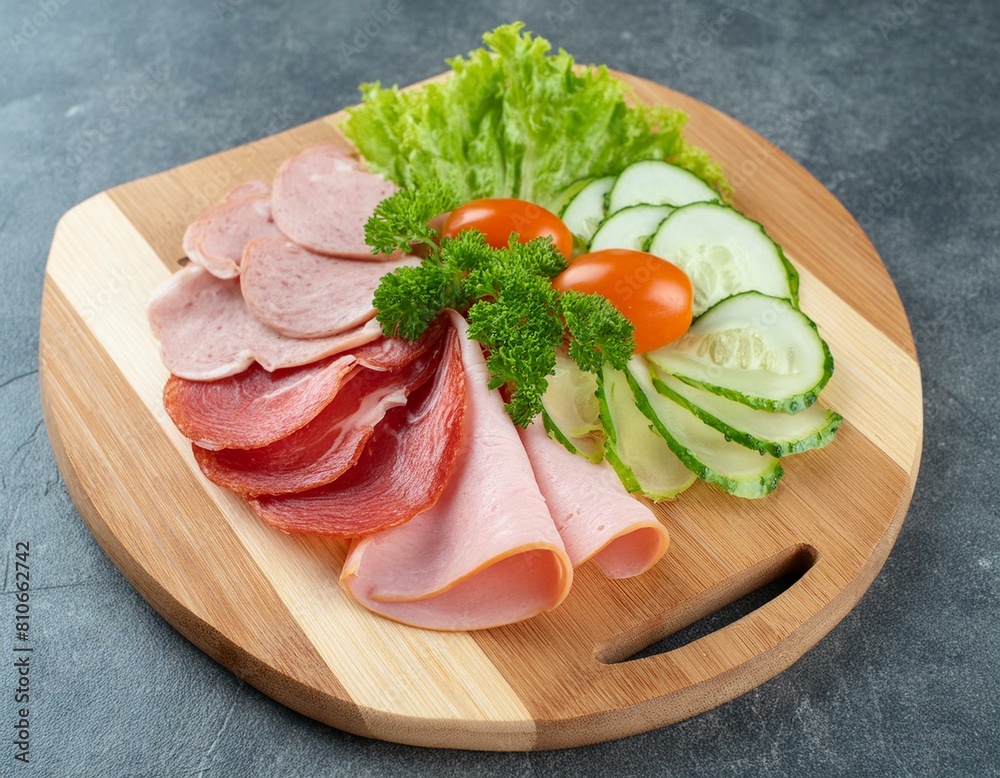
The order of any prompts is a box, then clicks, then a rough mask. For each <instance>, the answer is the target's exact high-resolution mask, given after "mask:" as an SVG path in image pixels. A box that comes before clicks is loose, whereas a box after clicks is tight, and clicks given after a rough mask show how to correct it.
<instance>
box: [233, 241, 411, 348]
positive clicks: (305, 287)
mask: <svg viewBox="0 0 1000 778" xmlns="http://www.w3.org/2000/svg"><path fill="white" fill-rule="evenodd" d="M418 264H420V260H419V259H418V258H417V257H411V256H405V257H402V258H400V259H394V260H391V261H389V262H359V261H357V260H355V259H341V258H339V257H324V256H320V255H319V254H314V253H313V252H311V251H309V250H307V249H304V248H302V247H301V246H298V245H296V244H295V243H292V242H290V241H288V240H287V239H285V238H283V237H282V238H259V239H257V240H253V241H251V242H250V243H249V244H247V247H246V249H245V250H244V252H243V260H242V263H241V274H240V288H241V289H242V290H243V299H244V300H246V303H247V307H249V308H250V311H251V312H252V313H253V314H254V316H256V317H257V318H258V319H260V320H261V321H262V322H264V324H266V325H268V326H269V327H271V328H272V329H275V330H277V331H278V332H280V333H282V334H283V335H288V336H289V337H293V338H320V337H326V336H328V335H336V334H338V333H341V332H344V331H345V330H349V329H353V328H354V327H358V326H360V325H362V324H364V323H365V322H366V321H368V320H369V319H371V318H372V317H373V316H374V315H375V308H373V307H372V295H373V294H374V293H375V288H376V287H377V286H378V285H379V281H380V280H381V279H382V276H383V275H385V274H386V273H391V272H392V271H393V270H395V269H396V268H398V267H403V266H411V267H412V266H413V265H418Z"/></svg>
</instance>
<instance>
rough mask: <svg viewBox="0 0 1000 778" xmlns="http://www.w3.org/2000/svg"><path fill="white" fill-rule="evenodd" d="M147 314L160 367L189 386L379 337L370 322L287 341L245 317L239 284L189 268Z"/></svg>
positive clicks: (308, 359)
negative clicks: (157, 344)
mask: <svg viewBox="0 0 1000 778" xmlns="http://www.w3.org/2000/svg"><path fill="white" fill-rule="evenodd" d="M147 313H148V315H149V324H150V327H151V328H152V330H153V334H154V335H155V336H156V338H157V340H159V341H160V351H161V354H162V357H163V363H164V364H165V365H166V366H167V369H168V370H169V371H170V372H171V373H173V374H174V375H177V376H180V377H181V378H187V379H189V380H191V381H214V380H216V379H218V378H225V377H226V376H231V375H236V373H239V372H241V371H243V370H246V369H247V368H248V367H249V366H250V365H251V364H253V363H254V362H255V361H256V362H259V363H260V365H261V366H262V367H263V368H264V369H265V370H278V369H279V368H283V367H296V366H298V365H305V364H308V363H310V362H315V361H317V360H319V359H322V358H323V357H328V356H330V355H331V354H339V353H342V352H344V351H348V350H350V349H353V348H356V347H357V346H362V345H364V344H365V343H371V342H372V341H374V340H377V339H378V338H380V337H382V328H381V327H380V326H379V324H378V322H377V321H375V320H374V319H373V320H372V321H369V322H368V323H367V324H365V325H364V326H363V327H358V328H356V329H353V330H349V331H347V332H343V333H340V334H339V335H333V336H331V337H328V338H311V339H304V338H289V337H287V336H285V335H282V334H281V333H280V332H277V331H275V330H273V329H271V328H270V327H268V326H267V325H265V324H263V323H262V322H260V321H258V320H257V318H256V317H255V316H253V314H251V313H250V310H249V309H248V308H247V306H246V302H244V300H243V295H242V294H241V293H240V282H239V279H236V278H231V279H225V280H224V279H220V278H216V277H215V276H213V275H212V274H211V273H209V272H208V271H207V270H205V269H204V268H202V267H199V266H198V265H194V264H192V265H188V266H187V267H185V268H182V269H181V270H179V271H178V272H176V273H174V275H173V276H171V278H169V279H168V280H167V281H166V282H165V283H164V284H163V285H162V286H160V288H159V289H158V290H157V291H156V293H155V294H154V295H153V299H152V300H150V302H149V308H148V310H147Z"/></svg>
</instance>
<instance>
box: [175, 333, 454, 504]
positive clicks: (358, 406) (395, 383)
mask: <svg viewBox="0 0 1000 778" xmlns="http://www.w3.org/2000/svg"><path fill="white" fill-rule="evenodd" d="M440 353H441V351H440V348H438V347H436V348H434V349H431V350H430V351H428V352H426V353H424V354H422V355H421V356H420V357H418V358H417V359H415V360H414V361H413V362H411V363H410V364H409V365H407V366H406V367H405V368H403V369H402V370H398V371H394V372H377V371H374V370H361V371H359V372H358V374H357V375H355V376H354V377H353V378H351V380H349V381H348V382H347V383H346V384H344V385H343V386H342V387H341V388H340V391H339V392H337V394H336V396H335V397H334V398H333V400H332V401H331V402H330V403H329V404H328V405H327V406H326V407H325V408H323V410H322V411H320V412H319V413H318V414H317V415H316V416H315V418H313V420H312V421H310V422H309V423H308V424H306V425H305V426H304V427H301V428H300V429H298V430H296V431H295V432H293V433H292V434H291V435H288V436H287V437H284V438H281V439H280V440H276V441H274V442H273V443H271V444H269V445H267V446H263V447H262V448H253V449H233V448H226V449H222V450H219V451H211V450H208V449H204V448H201V447H200V446H194V458H195V460H196V461H197V462H198V465H199V467H201V470H202V472H203V473H204V474H205V476H206V477H207V478H208V479H209V480H210V481H212V482H213V483H216V484H218V485H219V486H224V487H226V488H227V489H232V490H233V491H235V492H242V493H243V494H251V495H252V494H285V493H291V492H304V491H306V490H307V489H314V488H315V487H317V486H323V485H324V484H328V483H330V482H332V481H335V480H336V479H337V478H339V477H340V476H342V475H343V474H344V473H345V472H347V471H348V470H349V469H350V468H351V467H352V466H353V465H354V463H355V462H357V461H358V457H359V456H361V452H362V450H363V449H364V447H365V444H366V443H367V442H368V439H369V438H371V436H372V433H373V432H374V430H375V425H376V424H378V423H379V422H380V421H381V420H382V417H384V416H385V414H386V411H388V410H389V409H390V408H395V407H398V406H400V405H405V404H406V398H407V397H408V396H409V394H410V393H411V392H413V391H414V390H416V389H417V388H418V387H420V386H421V385H422V384H423V383H424V382H426V381H427V380H428V379H429V378H430V377H431V376H432V375H433V374H434V368H435V366H436V365H437V362H438V360H439V358H440Z"/></svg>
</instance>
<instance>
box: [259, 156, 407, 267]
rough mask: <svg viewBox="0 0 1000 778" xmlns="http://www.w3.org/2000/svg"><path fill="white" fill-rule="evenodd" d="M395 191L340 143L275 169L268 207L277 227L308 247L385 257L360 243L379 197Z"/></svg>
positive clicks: (337, 253) (357, 256) (360, 256)
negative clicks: (360, 164)
mask: <svg viewBox="0 0 1000 778" xmlns="http://www.w3.org/2000/svg"><path fill="white" fill-rule="evenodd" d="M395 191H396V185H395V184H393V183H392V182H390V181H386V180H385V179H384V178H382V176H379V175H376V174H374V173H368V172H366V171H364V170H362V169H361V168H360V166H359V163H358V160H357V159H356V158H354V157H352V156H350V154H349V153H348V152H347V151H346V150H345V149H344V148H342V147H341V146H336V145H333V144H328V145H323V146H312V147H310V148H308V149H305V150H304V151H301V152H299V153H298V154H296V155H295V156H294V157H291V158H289V159H287V160H285V162H284V163H283V164H282V166H281V167H280V168H279V169H278V174H277V175H276V176H275V178H274V190H273V192H272V193H271V210H272V212H273V214H274V221H275V223H277V225H278V227H279V228H280V229H281V231H282V232H283V233H284V234H285V235H287V236H288V237H289V238H291V240H293V241H295V242H296V243H298V244H299V245H300V246H304V247H305V248H307V249H309V250H310V251H315V252H317V253H319V254H330V255H332V256H337V257H348V258H352V259H368V260H371V259H376V260H377V259H388V257H386V256H382V255H379V256H376V255H373V254H372V250H371V248H370V247H369V246H367V245H366V244H365V222H366V221H368V217H370V216H371V215H372V212H373V211H374V210H375V206H376V205H378V204H379V201H380V200H383V199H385V198H386V197H388V196H389V195H391V194H392V193H393V192H395Z"/></svg>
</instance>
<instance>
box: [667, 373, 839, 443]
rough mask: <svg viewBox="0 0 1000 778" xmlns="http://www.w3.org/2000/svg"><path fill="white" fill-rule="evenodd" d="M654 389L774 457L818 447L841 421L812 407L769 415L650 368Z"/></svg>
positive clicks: (829, 413)
mask: <svg viewBox="0 0 1000 778" xmlns="http://www.w3.org/2000/svg"><path fill="white" fill-rule="evenodd" d="M653 371H654V372H653V374H652V375H653V386H654V387H656V390H657V391H658V392H659V393H660V394H662V395H664V396H665V397H669V398H670V399H671V400H673V401H674V402H677V403H680V404H681V405H683V406H684V407H685V408H687V409H688V410H689V411H691V413H693V414H694V415H695V416H697V417H698V418H699V419H701V420H702V421H703V422H705V423H706V424H707V425H709V426H710V427H714V428H715V429H717V430H718V431H719V432H721V433H722V434H723V435H725V436H726V438H728V439H730V440H733V441H735V442H736V443H739V444H740V445H743V446H746V447H747V448H752V449H754V450H756V451H760V452H762V453H767V454H771V455H772V456H776V457H783V456H788V455H790V454H798V453H800V452H802V451H809V450H810V449H814V448H822V447H823V446H825V445H826V444H827V443H829V442H830V441H831V440H833V436H834V433H835V432H836V431H837V428H838V427H839V426H840V422H841V421H843V419H842V417H841V416H840V414H839V413H835V412H834V411H830V410H827V409H826V408H822V407H820V406H819V405H813V406H812V407H810V408H806V409H805V410H804V411H800V412H799V413H795V414H791V413H770V412H768V411H761V410H758V409H756V408H750V407H747V406H746V405H744V404H743V403H738V402H736V401H735V400H730V399H728V398H726V397H720V396H719V395H717V394H712V393H711V392H709V391H707V390H705V389H701V388H699V387H697V386H691V385H690V384H686V383H684V382H683V381H681V380H680V379H678V378H675V377H674V376H672V375H670V374H668V373H661V372H659V371H658V370H656V369H655V368H653Z"/></svg>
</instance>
